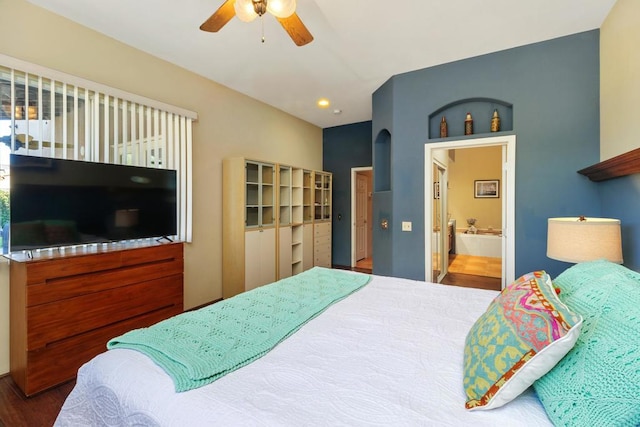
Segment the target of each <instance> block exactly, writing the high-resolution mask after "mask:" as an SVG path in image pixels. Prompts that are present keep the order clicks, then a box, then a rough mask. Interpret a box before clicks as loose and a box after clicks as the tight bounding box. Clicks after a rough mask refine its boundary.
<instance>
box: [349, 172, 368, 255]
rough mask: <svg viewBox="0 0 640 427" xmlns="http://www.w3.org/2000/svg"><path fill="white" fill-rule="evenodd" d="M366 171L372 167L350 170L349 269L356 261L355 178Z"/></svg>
mask: <svg viewBox="0 0 640 427" xmlns="http://www.w3.org/2000/svg"><path fill="white" fill-rule="evenodd" d="M366 171H373V166H363V167H355V168H351V267H355V266H356V262H357V261H356V176H357V175H358V172H366ZM369 219H370V218H369ZM367 225H368V223H367Z"/></svg>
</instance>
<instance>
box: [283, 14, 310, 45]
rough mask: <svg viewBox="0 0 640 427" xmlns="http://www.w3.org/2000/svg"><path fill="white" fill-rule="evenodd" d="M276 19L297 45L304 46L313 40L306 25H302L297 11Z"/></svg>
mask: <svg viewBox="0 0 640 427" xmlns="http://www.w3.org/2000/svg"><path fill="white" fill-rule="evenodd" d="M277 19H278V22H280V25H282V28H284V29H285V31H286V32H287V33H289V37H291V40H293V42H294V43H295V44H297V45H298V46H304V45H305V44H307V43H311V42H312V41H313V36H312V35H311V33H310V32H309V30H307V27H305V26H304V24H303V23H302V21H301V20H300V17H299V16H298V14H297V13H295V12H294V13H293V15H291V16H289V17H288V18H277Z"/></svg>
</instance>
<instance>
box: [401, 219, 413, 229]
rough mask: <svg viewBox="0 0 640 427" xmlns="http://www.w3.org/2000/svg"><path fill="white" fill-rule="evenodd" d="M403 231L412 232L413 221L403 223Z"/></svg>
mask: <svg viewBox="0 0 640 427" xmlns="http://www.w3.org/2000/svg"><path fill="white" fill-rule="evenodd" d="M402 231H411V221H402Z"/></svg>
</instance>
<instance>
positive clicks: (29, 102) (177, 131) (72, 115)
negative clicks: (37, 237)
mask: <svg viewBox="0 0 640 427" xmlns="http://www.w3.org/2000/svg"><path fill="white" fill-rule="evenodd" d="M0 103H1V104H0V141H1V143H0V154H1V156H0V169H4V170H8V167H9V165H8V157H9V156H8V153H18V154H28V155H32V156H41V157H54V158H63V159H74V160H84V161H92V162H103V163H116V164H125V165H134V166H145V167H153V168H163V169H175V170H176V171H177V176H178V213H177V214H178V215H177V217H178V234H179V235H178V236H177V237H178V238H179V239H180V240H182V241H187V242H189V241H191V230H192V227H191V218H192V215H191V204H192V201H191V196H192V191H191V176H192V174H191V169H192V161H191V147H192V124H193V122H194V121H195V120H196V119H197V114H196V113H194V112H192V111H188V110H184V109H182V108H179V107H174V106H171V105H168V104H164V103H161V102H158V101H154V100H151V99H148V98H144V97H141V96H138V95H135V94H131V93H127V92H124V91H120V90H118V89H114V88H110V87H107V86H104V85H101V84H99V83H95V82H91V81H88V80H84V79H80V78H78V77H74V76H71V75H67V74H64V73H60V72H57V71H55V70H50V69H47V68H44V67H40V66H37V65H34V64H30V63H27V62H24V61H20V60H17V59H15V58H11V57H8V56H5V55H0ZM5 163H6V164H5Z"/></svg>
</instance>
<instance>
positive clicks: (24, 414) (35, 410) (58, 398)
mask: <svg viewBox="0 0 640 427" xmlns="http://www.w3.org/2000/svg"><path fill="white" fill-rule="evenodd" d="M74 384H75V381H70V382H67V383H64V384H62V385H59V386H57V387H55V388H53V389H51V390H49V391H45V392H42V393H38V394H36V395H34V396H32V397H29V398H26V397H25V396H24V394H23V393H22V391H20V389H19V388H18V386H17V385H16V384H15V383H14V382H13V379H11V376H9V375H5V376H2V377H0V427H50V426H52V425H53V422H54V421H55V419H56V416H57V415H58V412H60V408H61V407H62V404H63V403H64V400H65V399H66V398H67V396H68V395H69V393H71V389H72V388H73V385H74Z"/></svg>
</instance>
